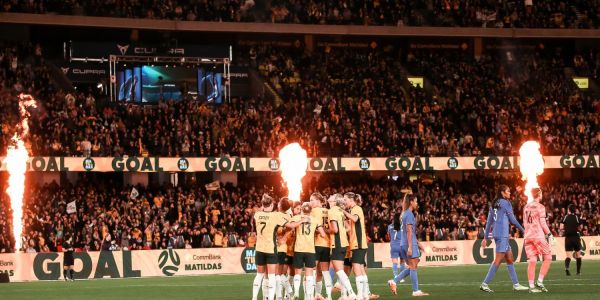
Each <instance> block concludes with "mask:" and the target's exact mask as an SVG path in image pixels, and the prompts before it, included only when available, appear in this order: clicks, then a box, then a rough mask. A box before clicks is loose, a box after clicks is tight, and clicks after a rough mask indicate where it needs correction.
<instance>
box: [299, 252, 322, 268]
mask: <svg viewBox="0 0 600 300" xmlns="http://www.w3.org/2000/svg"><path fill="white" fill-rule="evenodd" d="M316 266H317V258H316V257H315V254H314V253H305V252H296V253H294V268H296V269H302V268H304V267H306V268H314V267H316Z"/></svg>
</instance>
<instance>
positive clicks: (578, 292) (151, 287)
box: [0, 261, 600, 300]
mask: <svg viewBox="0 0 600 300" xmlns="http://www.w3.org/2000/svg"><path fill="white" fill-rule="evenodd" d="M574 267H575V263H574V262H573V263H572V264H571V268H572V272H573V273H574V271H573V268H574ZM538 268H539V264H538ZM487 269H488V266H483V265H480V266H461V267H444V268H433V267H430V268H423V269H420V271H419V280H420V283H421V289H422V290H423V291H426V292H429V293H431V297H427V299H453V300H463V299H469V300H471V299H518V298H529V299H533V298H536V299H537V298H539V299H568V300H573V299H600V261H584V264H583V272H582V273H583V274H582V275H581V276H571V277H566V276H565V274H564V270H563V264H562V262H555V263H554V264H553V265H552V268H551V269H550V273H549V274H548V276H547V278H546V280H545V284H546V287H547V288H548V289H549V290H550V292H549V293H545V294H533V295H531V294H528V293H527V291H525V292H519V293H517V292H513V291H512V289H511V284H510V280H509V277H508V273H507V271H506V267H504V266H503V267H502V268H501V269H500V270H499V271H498V273H496V277H495V278H494V280H493V281H492V283H491V285H490V286H491V287H492V289H494V290H495V291H496V292H495V293H494V294H493V295H488V294H484V293H483V292H481V291H479V290H478V288H479V284H480V283H481V280H482V279H483V277H484V276H485V273H486V272H487ZM517 272H518V275H519V280H520V282H521V284H523V285H526V284H527V274H526V264H524V263H519V264H517ZM391 273H392V272H391V270H389V269H381V270H371V271H370V272H369V282H370V285H371V291H372V292H374V293H377V294H379V295H381V299H406V298H409V297H410V291H411V288H410V280H409V281H408V282H407V283H403V284H400V285H399V286H398V295H397V296H393V295H391V294H390V291H389V288H388V287H387V285H386V282H387V280H388V279H389V278H390V277H391ZM253 276H254V275H251V274H248V275H215V276H197V277H170V278H146V279H114V280H112V279H100V280H81V281H76V282H64V281H52V282H24V283H9V284H2V285H0V299H2V300H4V299H44V300H46V299H85V300H92V299H111V300H116V299H127V300H130V299H145V300H150V299H170V300H171V299H250V298H251V291H252V279H253ZM351 280H352V281H354V279H353V277H351ZM336 296H338V297H339V293H338V295H336ZM335 298H336V299H337V297H335Z"/></svg>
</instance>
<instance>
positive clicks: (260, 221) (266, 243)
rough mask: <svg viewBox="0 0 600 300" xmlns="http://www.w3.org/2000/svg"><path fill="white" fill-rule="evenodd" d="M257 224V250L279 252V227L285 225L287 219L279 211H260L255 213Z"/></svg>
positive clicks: (269, 252)
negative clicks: (277, 242) (276, 241)
mask: <svg viewBox="0 0 600 300" xmlns="http://www.w3.org/2000/svg"><path fill="white" fill-rule="evenodd" d="M254 223H255V225H256V251H258V252H262V253H267V254H275V253H277V244H276V243H275V240H276V237H277V229H278V228H279V227H280V226H284V225H285V223H287V221H286V220H285V219H284V218H283V216H282V214H281V213H279V212H264V211H259V212H256V213H255V214H254Z"/></svg>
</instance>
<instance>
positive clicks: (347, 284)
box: [336, 270, 355, 296]
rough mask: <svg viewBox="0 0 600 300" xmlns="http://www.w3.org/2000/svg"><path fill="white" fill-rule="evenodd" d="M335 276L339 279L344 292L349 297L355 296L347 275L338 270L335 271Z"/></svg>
mask: <svg viewBox="0 0 600 300" xmlns="http://www.w3.org/2000/svg"><path fill="white" fill-rule="evenodd" d="M336 274H337V276H338V278H339V279H340V283H341V284H342V285H343V286H344V287H345V288H346V292H347V293H348V294H349V295H350V296H353V295H355V294H354V290H352V284H351V283H350V279H348V275H346V273H345V272H344V270H339V271H337V273H336Z"/></svg>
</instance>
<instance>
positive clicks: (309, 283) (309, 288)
mask: <svg viewBox="0 0 600 300" xmlns="http://www.w3.org/2000/svg"><path fill="white" fill-rule="evenodd" d="M304 279H305V281H304V292H305V296H306V297H305V298H304V299H314V297H315V296H314V290H315V277H314V276H305V277H304Z"/></svg>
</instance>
